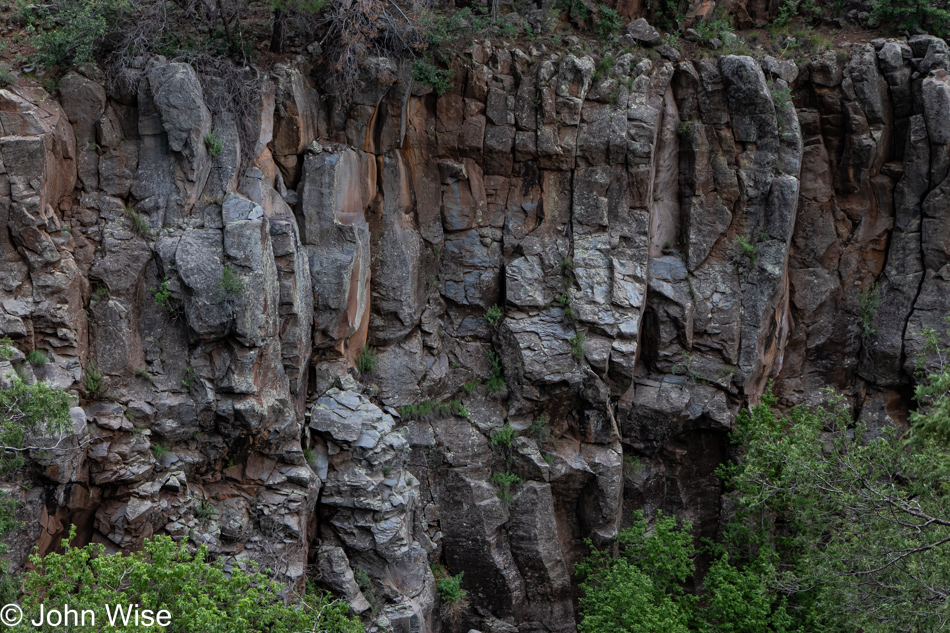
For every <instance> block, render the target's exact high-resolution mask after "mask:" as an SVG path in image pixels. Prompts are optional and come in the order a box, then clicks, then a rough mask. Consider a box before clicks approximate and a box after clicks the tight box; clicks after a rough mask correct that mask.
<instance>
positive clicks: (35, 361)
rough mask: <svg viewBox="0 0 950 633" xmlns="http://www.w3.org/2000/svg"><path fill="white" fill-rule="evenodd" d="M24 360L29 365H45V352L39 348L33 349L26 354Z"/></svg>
mask: <svg viewBox="0 0 950 633" xmlns="http://www.w3.org/2000/svg"><path fill="white" fill-rule="evenodd" d="M26 360H27V362H28V363H30V364H31V365H36V366H40V365H45V364H46V352H44V351H43V350H41V349H34V350H33V351H31V352H30V353H29V354H27V355H26Z"/></svg>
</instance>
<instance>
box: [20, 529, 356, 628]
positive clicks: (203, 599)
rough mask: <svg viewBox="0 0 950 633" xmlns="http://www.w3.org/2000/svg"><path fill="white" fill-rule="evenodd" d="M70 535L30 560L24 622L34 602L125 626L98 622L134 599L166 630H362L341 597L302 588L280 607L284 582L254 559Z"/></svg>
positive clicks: (161, 541)
mask: <svg viewBox="0 0 950 633" xmlns="http://www.w3.org/2000/svg"><path fill="white" fill-rule="evenodd" d="M74 536H75V528H73V530H72V531H71V533H70V539H64V540H63V553H62V554H58V553H51V554H48V555H46V556H45V557H43V556H39V555H38V554H35V555H33V556H32V557H31V558H30V560H31V562H32V563H33V565H34V566H35V570H33V571H30V572H29V573H28V574H27V576H26V580H25V583H24V589H25V594H24V597H23V604H22V606H23V611H24V613H25V614H26V615H27V617H28V619H32V618H34V617H36V616H35V615H34V614H38V613H39V607H40V605H41V604H46V605H51V604H56V605H61V604H68V605H69V606H70V608H71V609H76V610H77V611H79V612H82V611H84V610H91V611H92V612H93V613H94V614H95V619H96V624H97V628H98V630H104V631H109V630H131V629H130V628H127V627H126V628H124V627H122V626H121V625H119V626H118V627H117V628H115V629H113V628H111V627H108V626H102V627H99V625H100V624H103V625H104V624H107V623H108V622H109V612H107V608H108V609H110V610H111V611H112V612H113V615H115V613H114V612H115V609H116V605H129V604H136V605H138V607H139V609H140V610H141V609H150V610H152V612H153V613H157V612H158V611H160V610H165V611H167V612H168V613H169V614H170V615H171V618H170V619H171V625H170V626H168V627H166V628H164V629H163V630H164V631H167V632H168V633H186V632H188V633H190V632H193V631H202V632H203V633H257V632H260V633H264V632H267V633H292V632H294V631H311V630H313V631H317V630H319V631H326V632H327V633H363V626H362V625H361V624H360V622H359V620H356V619H355V618H352V617H350V616H349V606H348V605H347V604H346V603H345V602H343V601H340V600H333V599H332V598H331V597H330V596H329V595H328V594H326V593H323V592H321V591H319V590H317V589H315V588H313V587H308V591H307V593H306V594H305V595H304V596H302V597H300V599H299V601H298V602H296V603H293V602H291V604H285V602H284V598H283V593H284V592H285V591H286V590H285V588H284V586H283V585H281V584H280V583H277V582H274V581H272V580H270V579H269V578H268V577H267V576H265V575H264V574H262V573H260V572H258V571H257V568H256V567H255V566H254V565H253V564H250V565H247V566H244V565H235V566H233V567H232V568H230V569H228V570H227V571H225V569H224V565H223V562H218V563H210V562H208V550H207V548H206V547H205V546H202V547H200V548H198V549H197V551H195V552H194V553H192V552H189V549H190V548H189V546H188V544H187V543H186V542H185V541H182V542H181V543H175V542H174V541H172V539H171V538H169V537H167V536H156V537H154V538H151V539H148V540H146V541H145V542H144V544H143V548H142V550H141V551H134V552H128V553H124V552H123V553H118V554H106V551H105V547H103V546H102V545H100V544H98V543H93V544H90V545H87V546H85V547H70V546H69V540H71V539H72V538H73V537H74ZM31 630H38V631H53V630H62V629H61V628H59V629H55V628H54V627H48V626H41V627H37V628H35V629H31ZM136 630H138V627H136ZM143 630H144V628H143Z"/></svg>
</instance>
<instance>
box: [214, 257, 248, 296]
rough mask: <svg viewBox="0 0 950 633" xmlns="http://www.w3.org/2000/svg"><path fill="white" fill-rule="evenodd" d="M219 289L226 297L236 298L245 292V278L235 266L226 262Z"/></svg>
mask: <svg viewBox="0 0 950 633" xmlns="http://www.w3.org/2000/svg"><path fill="white" fill-rule="evenodd" d="M218 289H219V290H221V294H222V295H224V298H225V299H236V298H238V297H240V296H241V295H242V294H243V293H244V280H243V279H241V277H240V275H238V274H237V272H235V270H234V269H233V268H231V267H230V266H228V265H227V264H225V266H224V268H223V269H222V270H221V280H220V281H219V282H218Z"/></svg>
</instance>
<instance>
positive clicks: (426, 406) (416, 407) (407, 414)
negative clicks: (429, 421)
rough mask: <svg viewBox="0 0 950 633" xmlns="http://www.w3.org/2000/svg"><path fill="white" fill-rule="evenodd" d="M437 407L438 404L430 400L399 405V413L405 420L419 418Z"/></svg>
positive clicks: (424, 416)
mask: <svg viewBox="0 0 950 633" xmlns="http://www.w3.org/2000/svg"><path fill="white" fill-rule="evenodd" d="M437 407H438V404H437V403H436V402H433V401H431V400H427V401H426V402H420V403H419V404H406V405H403V406H401V407H399V415H400V416H401V417H403V418H406V419H407V420H421V419H425V418H426V417H427V416H428V415H429V414H430V413H432V412H433V411H435V410H436V408H437Z"/></svg>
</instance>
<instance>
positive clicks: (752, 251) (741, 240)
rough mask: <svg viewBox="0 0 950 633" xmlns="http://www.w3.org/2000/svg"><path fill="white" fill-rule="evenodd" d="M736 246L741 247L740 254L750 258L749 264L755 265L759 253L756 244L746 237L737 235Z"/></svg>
mask: <svg viewBox="0 0 950 633" xmlns="http://www.w3.org/2000/svg"><path fill="white" fill-rule="evenodd" d="M736 246H738V247H739V252H740V254H742V255H744V256H746V257H748V258H749V263H750V264H753V265H754V264H755V260H756V254H757V253H758V249H757V248H756V246H755V244H753V243H752V242H750V241H749V238H747V237H746V236H745V235H737V236H736Z"/></svg>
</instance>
